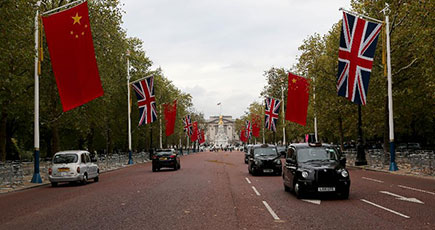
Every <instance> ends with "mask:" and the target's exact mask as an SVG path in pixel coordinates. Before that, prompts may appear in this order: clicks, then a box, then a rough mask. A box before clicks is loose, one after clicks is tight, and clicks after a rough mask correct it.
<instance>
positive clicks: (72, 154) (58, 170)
mask: <svg viewBox="0 0 435 230" xmlns="http://www.w3.org/2000/svg"><path fill="white" fill-rule="evenodd" d="M99 174H100V170H99V168H98V165H97V164H95V163H93V162H92V161H91V157H90V155H89V152H88V151H85V150H69V151H62V152H58V153H56V154H54V156H53V160H52V166H51V167H50V168H49V169H48V178H49V180H50V182H51V186H53V187H56V186H57V184H58V183H59V182H75V181H79V182H81V183H82V184H86V183H87V182H88V180H89V179H93V180H94V182H98V179H99V177H98V176H99Z"/></svg>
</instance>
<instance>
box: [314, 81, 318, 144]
mask: <svg viewBox="0 0 435 230" xmlns="http://www.w3.org/2000/svg"><path fill="white" fill-rule="evenodd" d="M315 81H316V78H315V77H314V78H313V83H314V84H313V85H314V86H313V101H314V139H315V141H316V143H317V142H318V140H319V139H317V114H316V84H315Z"/></svg>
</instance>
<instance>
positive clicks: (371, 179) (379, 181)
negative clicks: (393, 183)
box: [361, 177, 384, 183]
mask: <svg viewBox="0 0 435 230" xmlns="http://www.w3.org/2000/svg"><path fill="white" fill-rule="evenodd" d="M361 178H363V179H365V180H369V181H374V182H378V183H384V182H383V181H381V180H376V179H373V178H368V177H361Z"/></svg>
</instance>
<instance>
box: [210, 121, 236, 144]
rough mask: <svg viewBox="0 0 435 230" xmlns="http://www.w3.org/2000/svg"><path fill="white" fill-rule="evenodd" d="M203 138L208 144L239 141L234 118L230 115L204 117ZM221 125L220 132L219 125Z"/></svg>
mask: <svg viewBox="0 0 435 230" xmlns="http://www.w3.org/2000/svg"><path fill="white" fill-rule="evenodd" d="M206 125H207V127H206V131H205V140H206V142H207V143H208V144H210V145H215V144H216V145H220V144H222V145H225V144H224V143H225V142H227V144H229V145H234V144H236V143H238V142H239V135H238V134H237V132H236V126H235V119H233V118H232V116H222V118H219V116H210V118H209V119H206ZM220 125H221V132H218V131H219V126H220Z"/></svg>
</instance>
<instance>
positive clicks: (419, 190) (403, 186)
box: [397, 185, 435, 195]
mask: <svg viewBox="0 0 435 230" xmlns="http://www.w3.org/2000/svg"><path fill="white" fill-rule="evenodd" d="M397 186H399V187H401V188H406V189H410V190H414V191H417V192H424V193H427V194H431V195H435V193H433V192H429V191H426V190H423V189H418V188H412V187H408V186H405V185H397Z"/></svg>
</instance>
